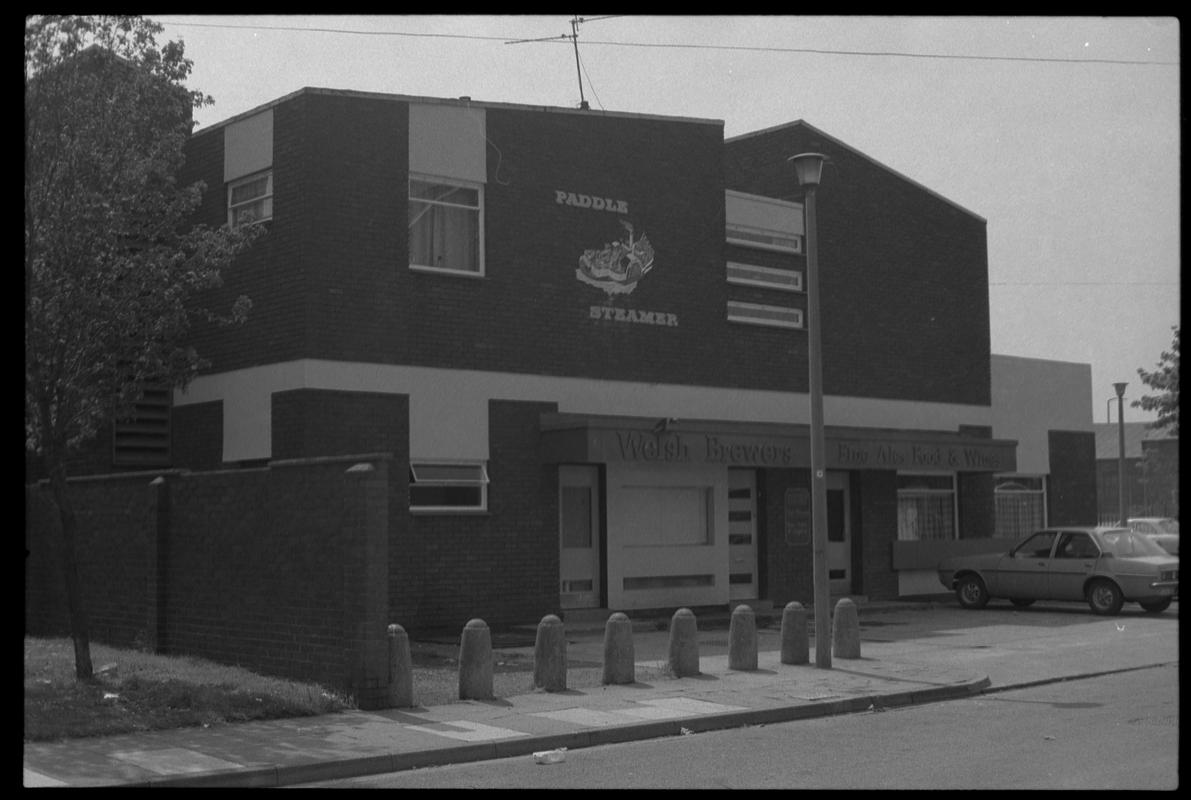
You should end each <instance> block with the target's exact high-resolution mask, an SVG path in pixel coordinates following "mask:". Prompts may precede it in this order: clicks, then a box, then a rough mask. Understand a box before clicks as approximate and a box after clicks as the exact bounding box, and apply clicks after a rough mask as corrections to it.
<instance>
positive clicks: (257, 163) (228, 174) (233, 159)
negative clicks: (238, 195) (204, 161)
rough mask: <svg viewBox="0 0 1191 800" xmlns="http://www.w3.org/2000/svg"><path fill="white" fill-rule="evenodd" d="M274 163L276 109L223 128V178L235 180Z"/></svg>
mask: <svg viewBox="0 0 1191 800" xmlns="http://www.w3.org/2000/svg"><path fill="white" fill-rule="evenodd" d="M271 166H273V109H269V110H267V111H262V112H261V113H259V114H253V115H252V116H251V117H248V118H246V119H242V120H240V121H238V122H233V123H232V124H230V125H228V126H227V127H226V128H224V129H223V180H224V182H227V181H234V180H235V179H236V178H242V177H244V176H245V175H251V174H252V173H254V172H260V171H261V170H262V169H268V168H269V167H271Z"/></svg>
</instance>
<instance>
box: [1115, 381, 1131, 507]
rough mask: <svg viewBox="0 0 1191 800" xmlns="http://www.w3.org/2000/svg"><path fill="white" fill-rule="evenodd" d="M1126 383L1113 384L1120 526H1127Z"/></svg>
mask: <svg viewBox="0 0 1191 800" xmlns="http://www.w3.org/2000/svg"><path fill="white" fill-rule="evenodd" d="M1128 385H1129V384H1128V383H1114V384H1113V385H1112V388H1113V389H1115V390H1116V392H1117V510H1118V511H1119V512H1120V514H1121V525H1127V524H1128V519H1129V517H1128V516H1126V514H1125V387H1126V386H1128Z"/></svg>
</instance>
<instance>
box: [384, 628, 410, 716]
mask: <svg viewBox="0 0 1191 800" xmlns="http://www.w3.org/2000/svg"><path fill="white" fill-rule="evenodd" d="M386 699H387V700H388V707H389V708H410V707H411V706H413V704H414V662H413V658H411V657H410V654H409V635H408V634H407V633H406V632H405V628H403V627H401V626H400V625H390V626H389V696H388V697H387V698H386Z"/></svg>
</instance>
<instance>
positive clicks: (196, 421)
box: [170, 400, 223, 470]
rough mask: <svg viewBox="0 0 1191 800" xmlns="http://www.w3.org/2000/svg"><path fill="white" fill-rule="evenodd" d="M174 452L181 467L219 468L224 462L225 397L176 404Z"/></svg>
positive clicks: (172, 437)
mask: <svg viewBox="0 0 1191 800" xmlns="http://www.w3.org/2000/svg"><path fill="white" fill-rule="evenodd" d="M170 413H171V417H170V455H171V456H172V458H173V466H175V467H177V468H179V469H192V470H207V469H218V468H219V466H220V465H221V464H222V463H223V401H222V400H215V401H212V402H209V403H196V404H194V405H188V406H174V407H173V409H172V410H171V412H170Z"/></svg>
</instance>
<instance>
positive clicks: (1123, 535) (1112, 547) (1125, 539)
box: [1100, 529, 1168, 557]
mask: <svg viewBox="0 0 1191 800" xmlns="http://www.w3.org/2000/svg"><path fill="white" fill-rule="evenodd" d="M1100 541H1101V542H1103V543H1104V549H1105V550H1107V551H1108V552H1110V553H1112V554H1113V555H1114V556H1125V557H1137V556H1164V555H1168V553H1167V552H1166V551H1165V550H1163V549H1162V548H1161V547H1160V546H1159V545H1157V544H1155V543H1154V541H1153V540H1152V539H1150V538H1149V537H1147V536H1142V535H1141V534H1137V533H1134V532H1133V531H1129V530H1123V529H1122V530H1111V531H1104V532H1103V533H1101V534H1100Z"/></svg>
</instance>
